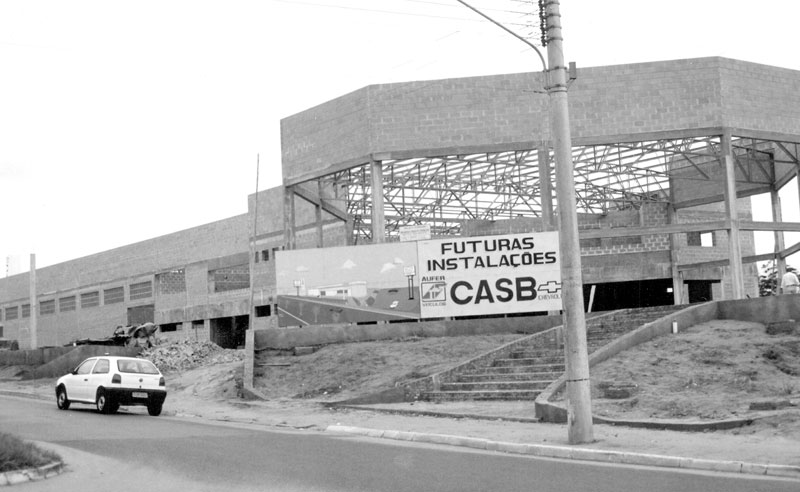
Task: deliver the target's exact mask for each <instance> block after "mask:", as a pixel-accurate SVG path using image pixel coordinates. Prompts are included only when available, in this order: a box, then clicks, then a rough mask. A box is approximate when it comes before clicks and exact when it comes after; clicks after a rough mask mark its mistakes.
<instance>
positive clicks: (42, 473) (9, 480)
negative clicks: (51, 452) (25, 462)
mask: <svg viewBox="0 0 800 492" xmlns="http://www.w3.org/2000/svg"><path fill="white" fill-rule="evenodd" d="M65 468H66V465H65V464H64V463H63V462H61V461H54V462H53V463H50V464H48V465H44V466H39V467H36V468H25V469H23V470H12V471H7V472H3V473H0V486H3V485H16V484H20V483H25V482H35V481H38V480H44V479H46V478H51V477H55V476H56V475H60V474H61V473H63V472H64V469H65Z"/></svg>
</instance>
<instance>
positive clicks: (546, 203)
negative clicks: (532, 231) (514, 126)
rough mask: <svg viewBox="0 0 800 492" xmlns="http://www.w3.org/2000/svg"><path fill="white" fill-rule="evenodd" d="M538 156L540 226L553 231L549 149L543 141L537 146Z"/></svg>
mask: <svg viewBox="0 0 800 492" xmlns="http://www.w3.org/2000/svg"><path fill="white" fill-rule="evenodd" d="M538 156H539V193H540V194H541V196H540V200H541V202H542V226H543V227H544V230H545V231H553V230H555V228H556V227H555V223H554V221H553V183H552V182H551V181H550V151H549V150H548V148H547V145H545V144H544V143H542V144H541V145H540V146H539V148H538Z"/></svg>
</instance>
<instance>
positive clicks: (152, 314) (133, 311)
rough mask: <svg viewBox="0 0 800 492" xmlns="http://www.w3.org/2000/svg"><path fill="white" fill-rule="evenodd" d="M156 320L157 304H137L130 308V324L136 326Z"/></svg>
mask: <svg viewBox="0 0 800 492" xmlns="http://www.w3.org/2000/svg"><path fill="white" fill-rule="evenodd" d="M155 322H156V306H155V304H147V305H145V306H136V307H129V308H128V325H129V326H136V325H141V324H143V323H155Z"/></svg>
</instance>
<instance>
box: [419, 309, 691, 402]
mask: <svg viewBox="0 0 800 492" xmlns="http://www.w3.org/2000/svg"><path fill="white" fill-rule="evenodd" d="M684 307H686V306H658V307H651V308H639V309H623V310H620V311H614V312H611V313H609V314H606V315H602V316H597V317H594V318H589V319H587V320H586V330H587V343H588V348H589V353H592V352H593V351H595V350H597V349H598V348H600V347H602V346H603V345H605V344H607V343H609V342H610V341H612V340H614V339H616V338H617V337H619V336H621V335H624V334H625V333H628V332H630V331H632V330H635V329H636V328H639V327H640V326H642V325H644V324H647V323H649V322H651V321H654V320H656V319H659V318H661V317H663V316H666V315H668V314H670V313H672V312H674V311H678V310H679V309H682V308H684ZM564 370H565V368H564V350H563V342H562V344H561V347H559V348H550V349H548V348H541V347H535V346H518V347H515V349H514V350H513V351H512V352H511V353H509V354H508V355H505V356H502V357H499V358H496V359H493V360H491V361H489V363H488V364H487V365H484V366H482V367H478V368H475V367H472V368H468V369H465V370H464V371H463V372H458V371H457V372H456V373H455V374H451V376H450V377H449V378H448V381H443V382H442V383H441V384H440V386H439V388H438V390H436V391H425V392H423V393H422V394H421V395H420V399H422V400H427V401H462V400H534V399H536V397H537V396H539V393H540V392H541V391H542V390H544V389H545V388H546V387H547V386H549V385H550V384H551V383H553V381H555V380H556V379H558V378H559V377H560V376H561V375H562V374H563V373H564Z"/></svg>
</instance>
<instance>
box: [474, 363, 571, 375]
mask: <svg viewBox="0 0 800 492" xmlns="http://www.w3.org/2000/svg"><path fill="white" fill-rule="evenodd" d="M564 370H565V367H564V364H531V365H527V366H523V365H519V366H489V367H484V368H481V369H473V370H472V371H469V372H465V373H464V374H470V375H471V374H521V373H548V372H556V373H559V374H560V373H563V372H564Z"/></svg>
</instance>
